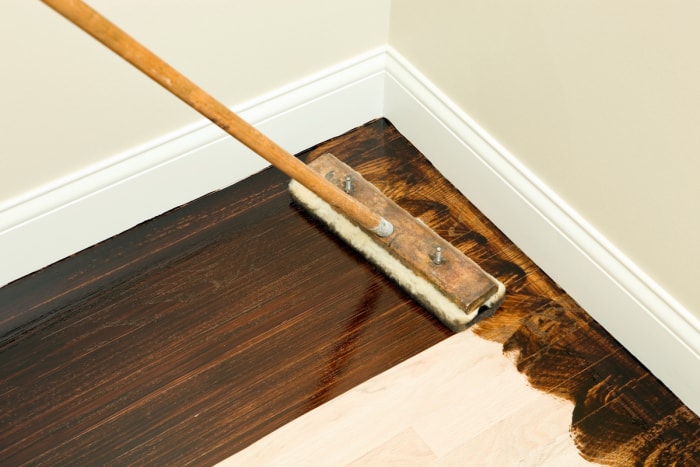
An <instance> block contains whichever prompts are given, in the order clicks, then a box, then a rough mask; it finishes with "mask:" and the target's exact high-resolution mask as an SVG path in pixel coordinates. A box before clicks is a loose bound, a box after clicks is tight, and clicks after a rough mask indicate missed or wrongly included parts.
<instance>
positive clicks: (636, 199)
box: [389, 0, 700, 316]
mask: <svg viewBox="0 0 700 467" xmlns="http://www.w3.org/2000/svg"><path fill="white" fill-rule="evenodd" d="M698 24H700V3H699V2H696V1H694V0H670V1H667V2H658V1H652V0H643V1H640V0H622V1H617V2H609V1H602V0H585V1H584V0H574V1H568V2H562V1H554V0H548V1H536V2H514V1H510V0H464V1H460V2H457V1H450V0H432V1H430V2H426V1H424V0H395V1H394V2H393V3H392V13H391V31H390V39H389V41H390V44H391V45H392V46H393V47H394V48H395V49H396V50H398V51H399V52H400V53H401V54H402V55H404V56H405V57H406V58H407V59H408V60H409V61H410V62H412V64H413V65H415V66H416V67H417V68H418V69H420V70H421V72H422V73H424V74H425V75H426V76H427V77H428V78H429V79H430V80H431V81H433V83H434V84H436V85H437V86H438V87H439V88H440V89H441V90H442V91H443V92H444V93H446V94H447V95H448V96H449V97H450V98H451V100H453V101H454V102H455V103H456V104H457V105H459V106H460V107H461V109H462V110H464V111H465V112H466V113H468V114H469V115H470V116H471V117H472V118H474V120H476V121H477V122H478V123H479V124H480V125H481V126H482V127H483V128H485V129H486V131H488V132H489V133H490V134H491V135H492V136H493V137H495V138H496V140H497V141H499V142H500V143H501V144H502V145H503V146H505V147H506V148H507V149H508V150H509V152H511V153H512V154H513V155H515V156H516V157H517V158H518V159H519V160H520V161H521V162H523V163H524V164H525V165H526V166H527V167H528V168H530V169H531V170H532V171H533V172H534V173H535V174H536V175H537V176H538V177H540V178H541V179H542V180H543V181H544V182H545V183H546V184H547V185H548V186H549V187H551V188H552V189H553V190H554V191H555V192H556V193H557V194H558V195H560V196H561V197H562V198H563V199H564V200H565V201H566V202H567V203H568V204H569V205H571V206H572V207H573V208H574V209H575V210H576V211H578V212H579V214H581V215H582V216H583V217H584V218H585V219H586V220H587V221H588V222H590V223H591V224H592V225H593V226H594V227H595V228H596V229H598V230H599V231H600V232H601V233H602V234H603V235H604V236H605V237H607V238H608V239H609V240H610V241H611V242H612V243H613V244H614V245H615V246H617V247H618V248H619V249H620V250H622V252H623V253H625V254H626V255H627V256H628V257H629V258H630V259H632V260H633V261H634V262H635V263H636V264H637V265H638V266H640V267H641V268H642V269H643V270H644V271H645V272H646V273H647V274H649V275H650V276H651V277H652V278H653V279H655V280H656V281H657V282H658V283H659V284H660V285H661V286H662V287H664V288H665V289H666V290H667V291H668V292H670V293H671V294H672V295H673V296H674V297H675V298H676V299H678V300H680V301H681V302H682V303H683V304H685V306H686V307H687V308H689V309H690V310H691V311H693V312H695V313H696V314H697V316H700V287H698V286H697V284H696V280H697V277H698V273H700V268H699V266H698V265H700V247H699V246H698V241H697V238H698V234H699V233H700V210H699V209H698V208H697V206H696V204H697V203H698V201H700V183H699V182H698V180H697V179H698V172H699V171H700V58H699V57H700V55H699V49H698V44H700V28H698ZM610 311H611V312H614V311H615V310H610Z"/></svg>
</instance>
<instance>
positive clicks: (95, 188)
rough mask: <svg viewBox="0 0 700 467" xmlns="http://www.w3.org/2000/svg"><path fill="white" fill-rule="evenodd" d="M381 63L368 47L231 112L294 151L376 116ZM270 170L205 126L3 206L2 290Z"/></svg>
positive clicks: (191, 128) (381, 52) (0, 230)
mask: <svg viewBox="0 0 700 467" xmlns="http://www.w3.org/2000/svg"><path fill="white" fill-rule="evenodd" d="M384 63H385V51H384V49H383V48H382V49H377V50H373V51H370V52H368V53H366V54H364V55H362V56H360V57H356V58H354V59H352V60H349V61H347V62H343V63H340V64H339V65H337V66H334V67H333V68H331V69H327V70H324V71H322V72H320V73H318V74H316V75H313V76H309V77H307V78H305V79H303V80H301V81H299V82H295V83H292V84H290V85H288V86H285V87H284V88H281V89H277V90H275V91H274V92H272V93H270V94H267V95H265V96H262V97H260V98H258V99H255V100H254V101H251V102H248V103H245V104H243V105H239V106H236V107H235V108H234V111H236V112H238V113H239V114H240V115H241V116H242V117H243V118H244V119H245V120H247V121H249V122H250V123H252V124H253V125H255V126H256V127H257V128H259V129H260V130H261V131H263V132H264V133H265V134H267V135H268V136H270V137H271V138H272V139H273V140H274V141H276V142H277V143H278V144H280V145H281V146H282V147H284V148H285V149H287V150H288V151H290V152H292V153H296V152H299V151H302V150H304V149H307V148H308V147H310V146H313V145H314V144H317V143H319V142H321V141H325V140H327V139H329V138H332V137H334V136H337V135H339V134H342V133H344V132H345V131H348V130H349V129H351V128H354V127H357V126H359V125H362V124H364V123H366V122H367V121H369V120H372V119H374V118H378V117H381V116H382V96H383V92H384V89H383V83H384ZM267 166H269V164H268V163H267V162H266V161H264V160H263V159H261V158H260V157H258V156H257V155H255V154H253V153H252V152H251V151H250V150H248V149H247V148H246V147H244V146H243V145H241V144H240V143H238V142H236V141H235V140H233V139H232V138H231V137H229V136H228V135H226V134H225V133H224V132H223V131H222V130H220V129H219V128H218V127H216V126H214V125H213V124H211V123H209V122H208V121H205V120H204V119H203V120H202V121H201V122H198V123H196V124H194V125H191V126H189V127H187V128H184V129H182V130H180V131H177V132H175V133H173V134H170V135H166V136H164V137H162V138H159V139H158V140H157V141H153V142H151V143H149V144H147V145H144V146H142V147H138V148H134V149H133V150H131V151H129V152H128V153H125V154H120V155H117V156H115V157H113V158H111V159H110V160H108V161H106V162H104V163H102V164H100V165H98V166H94V167H89V168H87V169H85V170H84V171H82V172H80V173H77V174H73V175H72V176H70V177H68V178H67V179H63V180H58V181H56V182H55V183H53V184H52V185H51V186H46V187H42V188H40V189H38V190H36V191H35V192H32V193H28V194H27V195H25V196H22V197H21V198H18V199H14V200H9V201H7V202H4V203H0V258H2V261H0V286H2V285H5V284H7V283H9V282H11V281H13V280H15V279H18V278H20V277H23V276H25V275H27V274H29V273H32V272H34V271H37V270H39V269H41V268H43V267H45V266H48V265H50V264H52V263H54V262H56V261H58V260H60V259H63V258H65V257H67V256H69V255H72V254H74V253H76V252H78V251H81V250H83V249H85V248H87V247H89V246H92V245H94V244H96V243H98V242H101V241H103V240H105V239H107V238H109V237H111V236H113V235H116V234H118V233H120V232H123V231H125V230H127V229H129V228H131V227H133V226H135V225H137V224H139V223H141V222H143V221H146V220H148V219H151V218H153V217H155V216H158V215H160V214H162V213H164V212H166V211H168V210H170V209H172V208H174V207H177V206H180V205H182V204H184V203H187V202H189V201H192V200H193V199H196V198H198V197H200V196H202V195H205V194H207V193H210V192H212V191H216V190H219V189H221V188H223V187H226V186H229V185H231V184H233V183H235V182H237V181H240V180H242V179H244V178H246V177H248V176H250V175H252V174H254V173H256V172H258V171H260V170H262V169H263V168H265V167H267ZM47 233H50V235H47Z"/></svg>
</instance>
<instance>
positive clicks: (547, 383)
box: [0, 120, 700, 465]
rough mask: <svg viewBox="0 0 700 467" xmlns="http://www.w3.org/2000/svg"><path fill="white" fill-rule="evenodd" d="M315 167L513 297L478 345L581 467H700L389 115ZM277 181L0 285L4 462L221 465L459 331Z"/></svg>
mask: <svg viewBox="0 0 700 467" xmlns="http://www.w3.org/2000/svg"><path fill="white" fill-rule="evenodd" d="M325 152H331V153H333V154H335V155H336V156H337V157H338V158H339V159H341V160H343V161H344V162H346V163H348V164H349V165H351V166H352V167H353V168H354V169H355V170H357V171H358V172H360V173H362V174H363V176H364V177H365V178H366V179H368V180H369V181H370V182H371V183H373V184H374V185H375V186H377V187H378V188H379V189H380V190H381V191H382V192H384V193H385V194H387V196H389V197H391V198H392V199H393V200H394V201H395V202H397V204H399V205H400V206H402V207H403V208H404V209H406V210H407V211H409V212H410V213H411V214H413V215H414V216H418V217H420V218H421V219H422V220H423V221H424V222H425V223H426V224H427V225H429V226H430V227H432V228H433V229H434V230H435V231H436V232H438V233H439V234H440V235H441V236H443V237H444V238H445V239H447V240H448V241H450V242H451V243H452V244H454V245H455V246H456V247H457V248H459V249H460V250H461V251H463V252H465V253H466V254H467V255H468V256H469V257H470V258H471V259H473V260H474V261H475V262H477V263H478V264H479V265H480V266H481V267H483V268H484V269H485V270H486V271H487V272H489V273H491V274H492V275H494V276H495V277H496V278H498V279H499V280H501V281H502V282H503V283H504V284H505V285H506V287H507V288H508V294H507V296H506V300H505V301H504V303H503V305H502V306H501V308H500V309H499V311H498V313H496V314H495V315H494V316H493V317H491V318H488V319H486V320H484V321H482V322H481V323H480V324H479V325H478V327H476V329H474V332H475V333H476V334H478V335H479V336H481V338H484V339H487V340H490V341H492V342H493V343H495V344H498V345H502V347H503V350H504V352H505V353H506V355H507V356H508V357H509V358H510V359H511V361H512V362H513V364H514V365H515V368H517V369H518V370H519V371H520V372H522V374H524V375H525V376H526V377H527V380H528V381H529V383H530V384H531V385H532V386H533V387H534V388H537V389H539V390H541V391H542V394H544V395H547V394H553V395H556V396H558V397H561V398H563V399H566V400H568V401H570V402H571V403H572V404H573V413H572V419H571V435H572V436H573V438H574V441H575V442H576V444H577V445H578V447H579V449H580V451H581V454H582V456H583V457H585V458H586V459H590V460H593V461H596V462H602V463H609V464H613V465H639V464H644V463H646V464H647V465H672V464H673V463H674V462H676V463H677V465H694V464H697V461H698V459H699V458H700V446H699V445H698V439H700V436H699V435H700V431H699V430H700V422H699V421H698V418H697V417H696V416H695V415H694V414H692V413H691V412H690V411H689V410H688V409H687V408H686V407H685V406H683V405H682V404H681V403H680V401H678V399H677V398H675V397H674V396H673V394H671V393H670V392H669V391H668V390H667V389H666V388H665V387H664V386H663V385H662V384H661V383H660V382H659V381H658V380H656V379H655V378H654V377H653V376H652V375H650V374H649V373H648V372H647V371H646V370H645V369H644V368H643V367H642V366H641V365H640V364H639V363H638V362H637V361H636V360H635V359H634V358H633V357H632V356H631V355H630V354H629V353H628V352H626V351H625V350H624V349H623V348H621V347H620V346H619V344H618V343H617V342H615V341H614V339H612V338H611V337H610V336H609V335H608V334H607V333H606V332H605V331H604V330H603V329H602V328H601V327H600V326H599V325H598V324H597V323H595V322H594V321H593V320H592V319H591V318H590V317H589V316H588V315H587V314H586V313H585V311H584V310H582V309H581V308H580V307H579V306H578V305H577V304H576V303H575V302H574V301H573V300H572V299H571V298H570V297H569V296H568V295H567V294H566V293H565V291H563V290H561V289H560V288H559V287H558V286H557V285H556V284H555V283H554V282H553V281H551V279H549V278H548V277H547V276H546V275H545V274H544V273H543V272H542V271H541V270H539V268H537V266H536V265H535V264H533V263H532V262H531V261H530V260H529V259H528V258H527V257H526V256H525V255H524V254H523V253H522V252H521V251H520V250H519V249H518V248H517V247H516V246H515V245H513V244H512V243H511V242H510V241H509V240H508V239H507V238H506V237H505V236H504V235H503V234H502V233H500V232H499V231H498V229H496V228H495V227H494V226H493V225H492V224H491V223H490V222H489V221H488V220H487V219H486V218H485V217H484V216H483V215H482V214H481V213H479V211H478V210H477V209H476V208H475V207H474V206H472V205H471V204H470V203H469V202H468V201H467V200H465V199H464V198H463V197H462V196H461V195H460V194H459V193H458V192H457V190H455V189H454V187H452V186H451V185H450V184H449V183H448V182H447V181H446V180H445V179H444V178H443V177H441V176H440V174H439V173H437V172H436V171H435V169H434V168H433V167H432V166H431V165H430V164H429V163H428V162H427V160H426V159H425V158H424V157H423V156H422V155H421V154H420V153H419V152H418V151H417V150H416V149H415V148H414V147H413V146H412V145H411V144H410V143H409V142H408V141H406V140H405V139H404V138H403V137H401V135H400V134H398V132H397V131H396V129H395V128H394V127H393V126H391V125H390V124H389V123H388V122H387V121H386V120H378V121H374V122H370V123H368V124H367V125H365V126H363V127H361V128H358V129H356V130H354V131H352V132H349V133H348V134H345V135H342V136H340V137H338V138H335V139H333V140H331V141H328V142H325V143H323V144H320V145H319V146H318V147H315V148H312V149H311V150H309V151H307V152H305V153H304V154H303V155H302V158H304V159H313V158H315V157H317V156H318V155H320V154H323V153H325ZM286 183H287V180H286V179H285V177H284V176H282V175H281V174H280V173H279V172H278V171H276V170H273V169H270V170H266V171H264V172H262V173H260V174H258V175H256V176H254V177H251V178H250V179H248V180H246V181H244V182H241V183H238V184H236V185H234V186H232V187H230V188H228V189H226V190H222V191H220V192H216V193H213V194H211V195H209V196H206V197H203V198H201V199H199V200H196V201H194V202H192V203H190V204H188V205H185V206H183V207H181V208H178V209H176V210H173V211H171V212H169V213H167V214H165V215H163V216H160V217H158V218H156V219H154V220H152V221H149V222H146V223H144V224H142V225H140V226H138V227H136V228H134V229H132V230H130V231H128V232H126V233H124V234H122V235H119V236H117V237H115V238H113V239H110V240H108V241H106V242H103V243H101V244H99V245H96V246H95V247H93V248H91V249H88V250H86V251H84V252H81V253H79V254H77V255H75V256H73V257H70V258H67V259H66V260H64V261H62V262H60V263H57V264H55V265H53V266H51V267H49V268H46V269H45V270H43V271H40V272H37V273H35V274H33V275H31V276H29V277H26V278H24V279H21V280H19V281H16V282H14V283H12V284H10V285H8V286H6V287H4V288H2V289H0V325H1V326H2V330H3V337H2V338H0V426H2V427H3V429H2V431H1V432H0V459H3V463H6V464H8V465H21V464H24V463H31V464H36V465H57V464H60V465H70V464H78V465H85V464H86V463H89V464H111V465H119V464H140V465H163V464H168V465H187V464H198V465H201V464H212V463H215V462H218V461H220V460H223V459H225V458H227V457H228V456H230V455H232V454H233V453H235V452H237V451H240V450H241V449H243V448H245V447H246V446H249V445H251V443H253V442H255V441H256V440H259V439H261V438H263V437H264V436H265V435H267V434H269V433H271V432H272V431H274V430H275V429H277V428H280V427H282V426H284V425H285V424H286V423H288V422H290V421H292V420H294V419H296V418H297V417H299V416H301V415H303V414H305V413H307V412H309V411H310V410H312V409H314V408H317V407H319V406H320V405H321V404H323V403H324V402H327V401H329V400H331V399H333V398H334V397H336V396H338V395H340V394H343V393H345V392H347V391H348V390H349V389H351V388H353V387H355V386H357V385H358V384H361V383H362V382H365V381H367V380H369V379H370V378H372V377H374V376H376V375H378V374H380V373H382V372H384V371H386V370H388V369H389V368H392V367H394V366H395V365H397V364H399V363H400V362H403V361H406V360H407V359H409V358H411V357H412V356H415V355H416V354H418V353H419V352H421V351H423V350H425V349H428V348H430V347H432V346H433V345H435V344H436V343H438V342H443V341H444V340H445V339H446V338H447V337H449V336H450V335H451V333H450V332H449V331H447V330H446V329H444V328H443V327H442V326H441V325H439V324H438V323H437V321H436V320H435V319H434V318H433V317H432V316H431V315H430V314H428V313H426V312H425V311H424V310H422V309H421V308H420V307H419V306H417V305H416V304H415V303H413V302H412V301H411V300H410V299H409V298H408V297H407V296H406V295H405V294H404V293H403V292H402V291H401V290H399V289H398V288H397V287H396V286H395V285H393V284H392V283H391V282H389V281H388V280H387V279H386V278H385V277H384V276H383V275H381V274H379V273H378V272H377V271H375V270H374V269H373V268H372V267H371V266H369V265H368V264H367V263H366V262H365V261H363V259H362V258H361V257H359V256H358V255H357V254H355V253H354V252H353V251H351V250H350V249H349V248H347V247H346V246H344V245H343V244H342V243H340V242H339V241H338V240H337V239H336V238H335V237H334V236H332V235H330V234H329V233H327V232H326V231H324V230H323V229H322V228H320V227H319V225H318V224H317V223H316V222H315V221H314V220H312V219H310V218H309V217H308V216H307V215H306V214H305V213H304V212H302V211H299V210H298V209H297V208H296V207H295V206H293V205H292V204H291V203H290V199H289V196H288V194H287V192H286ZM611 312H614V310H611ZM455 358H459V357H458V356H457V357H455ZM547 397H551V396H547ZM485 413H486V414H488V411H486V412H485ZM435 426H436V429H437V428H438V427H440V426H442V425H440V424H439V423H437V424H436V425H435ZM412 436H413V434H412V433H411V432H405V433H397V437H396V438H395V439H394V440H393V441H392V443H390V444H389V446H400V445H402V443H405V442H410V440H411V439H412ZM417 449H418V451H419V452H423V451H422V450H421V449H420V446H417ZM373 455H376V456H381V453H378V452H375V453H374V454H373ZM533 456H535V453H533ZM533 459H536V456H535V457H533Z"/></svg>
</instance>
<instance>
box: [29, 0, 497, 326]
mask: <svg viewBox="0 0 700 467" xmlns="http://www.w3.org/2000/svg"><path fill="white" fill-rule="evenodd" d="M42 2H43V3H45V4H47V5H48V6H50V7H51V8H53V9H54V10H56V11H57V12H58V13H60V14H61V15H63V16H64V17H65V18H67V19H68V20H69V21H71V22H72V23H74V24H75V25H77V26H78V27H80V28H81V29H83V30H84V31H85V32H87V33H88V34H90V35H91V36H93V37H94V38H95V39H97V40H98V41H99V42H101V43H102V44H104V45H105V46H107V47H108V48H109V49H111V50H112V51H113V52H115V53H116V54H117V55H119V56H121V57H122V58H123V59H125V60H126V61H128V62H129V63H131V64H132V65H133V66H135V67H136V68H138V69H139V70H141V71H142V72H143V73H145V74H146V75H148V76H149V77H150V78H152V79H153V80H154V81H156V82H157V83H158V84H160V85H161V86H163V87H164V88H166V89H167V90H168V91H170V92H171V93H172V94H174V95H175V96H177V97H178V98H180V99H181V100H182V101H184V102H185V103H186V104H188V105H189V106H190V107H192V108H193V109H195V110H197V111H198V112H199V113H201V114H202V115H204V116H205V117H206V118H208V119H209V120H210V121H212V122H213V123H214V124H216V125H217V126H219V127H221V128H222V129H223V130H224V131H226V132H227V133H228V134H230V135H231V136H233V137H234V138H236V139H237V140H238V141H240V142H241V143H243V144H244V145H246V146H247V147H249V148H250V149H252V150H253V151H254V152H256V153H257V154H258V155H260V156H261V157H263V158H264V159H266V160H267V161H268V162H270V163H271V164H272V165H273V166H275V167H276V168H278V169H279V170H281V171H282V172H284V173H285V174H287V175H288V176H289V177H291V178H292V181H291V183H290V186H289V188H290V193H291V195H292V197H293V198H294V199H295V200H296V201H297V203H299V204H300V205H302V206H303V207H304V208H305V209H307V210H308V211H309V212H310V213H311V214H312V215H313V216H314V217H316V218H318V219H319V220H320V221H322V222H323V223H325V224H326V225H327V226H328V227H329V228H330V229H331V230H332V231H334V232H335V233H336V234H337V235H338V236H340V237H341V238H342V239H344V240H345V241H346V242H347V243H349V244H350V245H351V246H352V247H353V248H354V249H356V250H357V251H358V252H359V253H360V254H362V255H363V256H364V257H365V258H366V259H367V260H368V261H370V262H371V263H373V264H374V265H375V266H377V267H378V268H380V269H381V270H382V271H384V272H385V273H386V274H387V275H388V276H389V277H390V278H391V279H393V280H394V281H395V282H396V283H398V284H399V286H401V287H402V288H403V289H404V290H406V292H408V293H409V294H410V295H411V296H412V297H413V298H414V299H416V300H417V301H418V302H419V303H420V304H421V305H423V306H424V307H425V308H426V309H428V310H429V311H431V312H432V313H433V314H434V315H435V316H436V317H437V318H438V319H439V320H440V321H441V322H442V323H443V324H445V325H446V326H447V327H449V328H450V329H452V330H453V331H461V330H463V329H465V328H466V327H467V326H468V325H469V324H470V323H471V322H473V320H474V319H475V318H476V317H477V316H478V315H480V314H481V313H483V312H485V311H491V312H492V311H493V310H495V309H496V308H497V307H498V306H499V305H500V304H501V302H502V301H503V297H504V295H505V287H504V286H503V284H501V283H500V282H499V281H498V280H496V279H495V278H493V277H492V276H491V275H489V274H488V273H486V272H485V271H484V270H482V269H481V268H480V267H479V266H478V265H477V264H476V263H474V262H473V261H472V260H470V259H469V258H468V257H466V256H465V255H464V254H463V253H462V252H461V251H459V250H458V249H457V248H455V247H454V246H453V245H451V244H450V243H449V242H447V241H445V240H444V239H442V238H441V237H440V236H439V235H437V234H436V233H435V232H434V231H432V230H431V229H430V228H429V227H427V226H426V225H425V224H424V223H423V222H421V221H420V220H419V219H416V218H414V217H413V216H411V215H410V214H409V213H408V212H406V211H405V210H403V209H402V208H401V207H399V206H398V205H397V204H396V203H394V202H393V201H391V200H390V199H389V198H387V197H386V196H385V195H383V194H382V193H381V192H380V191H379V190H378V189H377V188H376V187H375V186H374V185H372V184H371V183H369V182H367V181H366V180H365V179H364V178H363V177H362V175H360V174H359V173H357V172H355V171H354V170H353V169H352V168H350V167H348V166H347V165H346V164H344V163H343V162H341V161H339V160H338V159H336V158H335V157H334V156H332V155H331V154H325V155H323V156H321V157H319V158H317V159H316V160H314V161H313V162H311V163H310V164H309V165H306V164H304V163H303V162H301V161H300V160H299V159H297V158H296V157H294V156H293V155H292V154H290V153H289V152H287V151H285V150H284V149H282V148H281V147H280V146H278V145H277V144H275V143H274V142H273V141H271V140H270V139H269V138H267V137H266V136H265V135H263V134H262V133H260V132H259V131H258V130H256V129H255V128H254V127H253V126H252V125H250V124H248V123H247V122H245V121H244V120H243V119H241V118H240V117H239V116H238V115H236V114H235V113H234V112H232V111H231V110H230V109H228V108H227V107H226V106H224V105H223V104H221V103H220V102H219V101H217V100H216V99H214V98H213V97H211V96H210V95H209V94H207V93H206V92H205V91H204V90H202V89H201V88H199V87H198V86H197V85H195V84H194V83H193V82H192V81H190V80H189V79H188V78H186V77H185V76H183V75H182V74H181V73H179V72H178V71H177V70H175V69H174V68H172V67H171V66H170V65H168V64H167V63H165V62H164V61H163V60H162V59H160V58H159V57H157V56H156V55H155V54H153V53H152V52H151V51H149V50H148V49H146V48H145V47H144V46H143V45H141V44H140V43H138V42H137V41H136V40H134V39H133V38H132V37H131V36H129V35H128V34H126V33H125V32H124V31H122V30H121V29H120V28H118V27H117V26H116V25H114V24H113V23H111V22H110V21H109V20H107V19H106V18H105V17H104V16H102V15H101V14H99V13H98V12H96V11H95V10H94V9H92V8H91V7H89V6H88V5H86V4H85V3H84V2H82V1H80V0H42Z"/></svg>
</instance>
